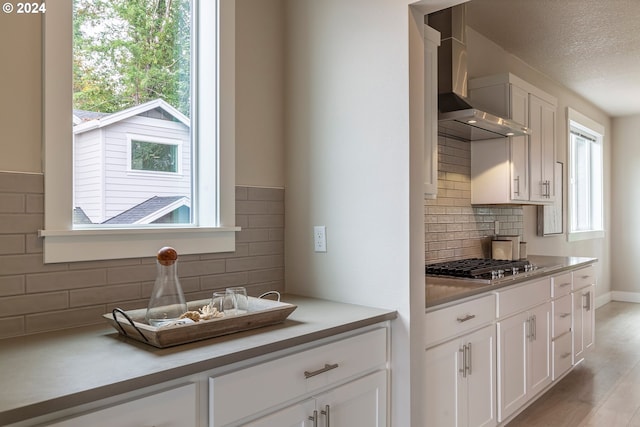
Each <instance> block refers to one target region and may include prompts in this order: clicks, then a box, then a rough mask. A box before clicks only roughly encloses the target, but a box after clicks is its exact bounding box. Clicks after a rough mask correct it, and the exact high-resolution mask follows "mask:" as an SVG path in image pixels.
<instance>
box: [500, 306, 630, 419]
mask: <svg viewBox="0 0 640 427" xmlns="http://www.w3.org/2000/svg"><path fill="white" fill-rule="evenodd" d="M532 426H535V427H542V426H549V427H623V426H624V427H631V426H636V427H640V304H633V303H622V302H610V303H608V304H606V305H604V306H602V307H600V308H599V309H598V310H596V347H595V349H594V350H593V351H592V352H590V353H588V354H587V359H586V360H585V362H583V364H582V365H580V366H577V367H576V368H575V369H574V370H573V371H572V372H571V373H570V374H569V375H567V376H566V377H565V378H563V379H562V380H561V381H560V382H559V383H558V384H556V385H555V386H554V387H553V388H552V389H551V390H549V391H548V392H547V393H546V394H545V395H543V396H542V397H541V398H540V399H538V400H537V401H536V402H535V403H534V404H533V405H531V406H530V407H529V408H527V409H526V410H525V411H524V412H522V413H521V414H520V415H519V416H518V417H517V418H515V419H514V420H513V421H511V422H510V423H509V424H508V427H532Z"/></svg>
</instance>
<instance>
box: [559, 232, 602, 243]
mask: <svg viewBox="0 0 640 427" xmlns="http://www.w3.org/2000/svg"><path fill="white" fill-rule="evenodd" d="M590 239H604V230H595V231H574V232H572V233H568V234H567V241H568V242H577V241H580V240H590Z"/></svg>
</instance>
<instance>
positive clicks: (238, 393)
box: [209, 328, 388, 427]
mask: <svg viewBox="0 0 640 427" xmlns="http://www.w3.org/2000/svg"><path fill="white" fill-rule="evenodd" d="M387 363H388V358H387V330H386V328H379V329H374V330H372V331H369V332H365V333H362V334H360V335H355V336H352V337H349V338H345V339H343V340H339V341H335V342H331V343H328V344H325V345H322V346H318V347H315V348H311V349H308V350H305V351H302V352H299V353H294V354H291V355H289V356H285V357H282V358H280V359H276V360H272V361H269V362H264V363H260V364H257V365H254V366H251V367H248V368H244V369H240V370H238V371H234V372H231V373H228V374H226V375H221V376H218V377H212V378H210V379H209V408H210V412H209V426H210V427H227V426H281V425H282V426H311V427H317V426H325V425H326V426H329V425H331V426H333V427H340V426H350V427H360V426H362V427H378V426H379V427H382V426H386V425H387V409H386V408H387V405H386V403H387V375H388V374H387V372H388V371H387ZM316 411H317V412H316ZM323 412H324V413H323ZM314 414H315V415H314ZM276 420H279V421H278V422H276Z"/></svg>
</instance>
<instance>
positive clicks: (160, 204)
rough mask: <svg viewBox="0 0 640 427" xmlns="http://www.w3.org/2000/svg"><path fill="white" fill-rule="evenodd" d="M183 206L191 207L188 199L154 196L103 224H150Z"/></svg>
mask: <svg viewBox="0 0 640 427" xmlns="http://www.w3.org/2000/svg"><path fill="white" fill-rule="evenodd" d="M181 206H189V199H188V198H187V197H184V196H166V197H159V196H153V197H152V198H150V199H148V200H145V201H144V202H142V203H140V204H139V205H136V206H134V207H132V208H131V209H128V210H126V211H124V212H122V213H121V214H118V215H116V216H114V217H113V218H110V219H108V220H106V221H105V222H103V224H150V223H152V222H153V221H155V220H156V219H158V218H160V217H162V216H164V215H166V214H168V213H169V212H172V211H174V210H176V209H178V208H179V207H181Z"/></svg>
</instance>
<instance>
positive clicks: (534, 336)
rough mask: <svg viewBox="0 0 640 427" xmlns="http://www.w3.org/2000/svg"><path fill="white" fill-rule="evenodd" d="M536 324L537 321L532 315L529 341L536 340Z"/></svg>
mask: <svg viewBox="0 0 640 427" xmlns="http://www.w3.org/2000/svg"><path fill="white" fill-rule="evenodd" d="M536 323H537V319H536V315H535V314H534V315H533V317H532V318H531V325H532V327H531V329H532V330H533V332H531V341H535V340H536V339H538V325H537V324H536Z"/></svg>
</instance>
